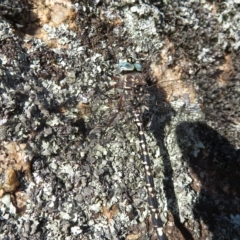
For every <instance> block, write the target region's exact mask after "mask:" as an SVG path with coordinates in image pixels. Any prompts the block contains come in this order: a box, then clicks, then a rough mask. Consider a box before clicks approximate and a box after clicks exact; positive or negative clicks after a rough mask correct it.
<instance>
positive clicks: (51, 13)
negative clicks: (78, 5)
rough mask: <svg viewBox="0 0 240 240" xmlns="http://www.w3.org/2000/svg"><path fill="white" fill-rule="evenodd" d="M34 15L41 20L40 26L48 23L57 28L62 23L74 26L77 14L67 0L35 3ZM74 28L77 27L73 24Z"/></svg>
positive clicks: (46, 0)
mask: <svg viewBox="0 0 240 240" xmlns="http://www.w3.org/2000/svg"><path fill="white" fill-rule="evenodd" d="M33 6H34V9H33V14H35V15H36V16H37V17H38V19H39V24H40V25H43V24H45V23H48V24H49V25H51V26H52V27H57V26H59V25H60V24H62V23H69V24H71V25H72V24H73V21H74V20H75V17H76V12H75V11H74V10H73V9H72V8H71V6H72V4H71V2H70V1H67V0H41V1H33ZM72 26H74V28H75V27H76V26H75V24H73V25H72Z"/></svg>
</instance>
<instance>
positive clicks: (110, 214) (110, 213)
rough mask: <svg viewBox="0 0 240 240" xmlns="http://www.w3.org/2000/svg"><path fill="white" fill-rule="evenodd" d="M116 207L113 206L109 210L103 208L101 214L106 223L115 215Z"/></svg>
mask: <svg viewBox="0 0 240 240" xmlns="http://www.w3.org/2000/svg"><path fill="white" fill-rule="evenodd" d="M117 211H118V208H117V205H113V206H112V207H111V208H108V207H106V206H103V214H104V215H105V216H106V217H107V219H108V222H109V221H110V220H111V219H112V218H113V217H114V216H115V215H116V214H117Z"/></svg>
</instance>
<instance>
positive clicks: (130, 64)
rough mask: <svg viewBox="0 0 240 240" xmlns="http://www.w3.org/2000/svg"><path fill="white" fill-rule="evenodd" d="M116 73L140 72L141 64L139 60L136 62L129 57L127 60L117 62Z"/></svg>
mask: <svg viewBox="0 0 240 240" xmlns="http://www.w3.org/2000/svg"><path fill="white" fill-rule="evenodd" d="M117 71H118V73H123V72H132V71H137V72H142V65H141V64H140V63H139V62H136V61H135V60H134V59H133V58H129V59H128V60H127V61H122V62H119V64H118V67H117Z"/></svg>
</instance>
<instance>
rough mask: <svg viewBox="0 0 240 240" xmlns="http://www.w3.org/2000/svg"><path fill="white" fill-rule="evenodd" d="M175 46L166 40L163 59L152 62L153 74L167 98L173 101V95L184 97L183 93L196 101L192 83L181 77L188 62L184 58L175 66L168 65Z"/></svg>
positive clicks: (162, 52)
mask: <svg viewBox="0 0 240 240" xmlns="http://www.w3.org/2000/svg"><path fill="white" fill-rule="evenodd" d="M174 51H175V50H174V46H173V44H172V43H170V42H169V41H168V40H166V46H165V47H164V48H163V49H162V51H161V53H160V56H161V61H160V62H158V63H152V64H151V66H150V67H151V70H152V74H153V76H154V77H155V78H156V79H157V86H158V87H159V88H160V89H163V90H164V92H165V93H166V98H167V99H166V100H168V101H171V100H172V97H173V96H179V97H182V95H183V93H187V94H188V95H189V99H190V101H191V102H194V101H195V97H196V94H195V90H194V86H193V85H191V84H186V82H185V81H184V80H183V79H181V75H182V72H183V70H182V69H183V67H184V66H186V65H188V62H187V61H186V60H185V59H184V60H181V61H180V62H179V64H178V65H177V66H175V67H172V68H169V67H168V57H169V55H171V53H173V52H174Z"/></svg>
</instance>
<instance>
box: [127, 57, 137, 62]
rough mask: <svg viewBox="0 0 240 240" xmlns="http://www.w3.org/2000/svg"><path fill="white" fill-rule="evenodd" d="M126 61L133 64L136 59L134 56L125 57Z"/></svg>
mask: <svg viewBox="0 0 240 240" xmlns="http://www.w3.org/2000/svg"><path fill="white" fill-rule="evenodd" d="M127 62H128V63H131V64H134V63H135V62H136V60H135V59H134V58H132V57H129V58H128V59H127Z"/></svg>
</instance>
